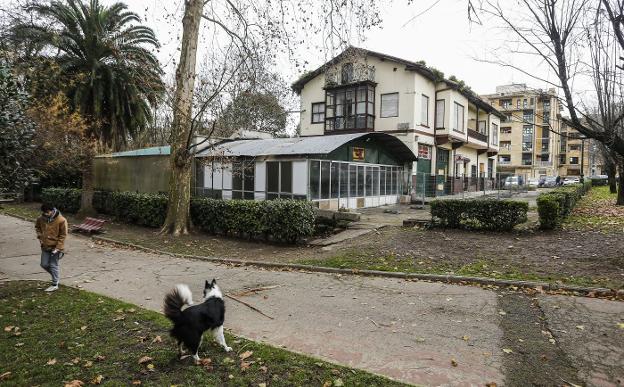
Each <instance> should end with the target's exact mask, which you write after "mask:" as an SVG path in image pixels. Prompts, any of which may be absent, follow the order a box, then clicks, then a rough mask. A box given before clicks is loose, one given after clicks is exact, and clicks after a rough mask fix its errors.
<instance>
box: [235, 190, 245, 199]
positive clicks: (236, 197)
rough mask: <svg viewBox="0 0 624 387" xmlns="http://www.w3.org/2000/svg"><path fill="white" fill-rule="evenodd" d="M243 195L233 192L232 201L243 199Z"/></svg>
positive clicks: (239, 192)
mask: <svg viewBox="0 0 624 387" xmlns="http://www.w3.org/2000/svg"><path fill="white" fill-rule="evenodd" d="M242 198H243V193H242V192H241V191H232V199H242Z"/></svg>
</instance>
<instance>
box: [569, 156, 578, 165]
mask: <svg viewBox="0 0 624 387" xmlns="http://www.w3.org/2000/svg"><path fill="white" fill-rule="evenodd" d="M578 163H579V158H578V157H570V164H578Z"/></svg>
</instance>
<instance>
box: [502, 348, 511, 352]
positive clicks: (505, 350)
mask: <svg viewBox="0 0 624 387" xmlns="http://www.w3.org/2000/svg"><path fill="white" fill-rule="evenodd" d="M503 352H505V353H513V351H512V350H511V349H509V348H503Z"/></svg>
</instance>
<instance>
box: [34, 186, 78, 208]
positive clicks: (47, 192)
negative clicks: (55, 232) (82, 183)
mask: <svg viewBox="0 0 624 387" xmlns="http://www.w3.org/2000/svg"><path fill="white" fill-rule="evenodd" d="M81 194H82V191H81V190H79V189H77V188H44V189H43V190H42V191H41V201H42V202H43V203H47V204H50V205H53V206H54V207H56V208H57V209H58V210H60V211H61V212H68V213H76V212H78V210H79V209H80V196H81Z"/></svg>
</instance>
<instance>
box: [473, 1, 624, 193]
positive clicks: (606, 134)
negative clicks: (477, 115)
mask: <svg viewBox="0 0 624 387" xmlns="http://www.w3.org/2000/svg"><path fill="white" fill-rule="evenodd" d="M598 4H600V3H598ZM518 5H521V7H518ZM481 10H482V12H484V13H485V14H487V15H489V16H492V17H494V19H495V20H498V21H499V22H501V24H502V26H503V27H504V28H506V30H507V31H509V32H510V33H511V34H512V35H513V36H515V37H516V39H517V40H516V42H515V43H516V47H515V48H514V49H511V50H510V52H512V53H514V54H516V55H520V54H523V55H529V56H531V57H533V58H536V59H537V60H538V61H540V62H542V63H543V64H544V65H545V66H546V67H547V68H548V70H549V71H550V72H552V73H553V74H554V75H555V77H556V81H551V80H549V79H546V77H543V76H539V75H535V74H532V73H531V72H530V71H528V70H527V69H523V68H521V67H519V66H517V65H515V64H514V63H512V62H511V61H505V60H497V61H494V62H495V63H498V64H500V65H503V66H507V67H511V68H514V69H516V70H518V71H520V72H523V73H524V74H526V75H529V76H531V77H533V78H534V79H537V80H539V81H541V82H545V83H549V84H551V85H553V86H555V87H557V88H559V89H560V90H561V91H562V92H563V98H561V102H562V104H563V105H564V106H565V108H566V110H567V113H568V115H569V119H567V120H566V121H567V122H566V123H567V124H568V126H570V127H572V128H573V129H576V130H577V131H578V132H580V133H581V134H583V135H585V136H586V137H588V138H593V139H595V140H597V141H598V142H600V143H602V144H604V145H605V146H606V147H607V148H608V149H609V150H610V152H611V153H612V154H614V155H616V156H617V157H622V156H624V136H623V133H622V131H621V130H620V127H621V123H622V120H623V119H624V111H623V110H622V109H621V106H622V100H621V97H622V94H621V92H620V83H621V72H619V71H615V70H616V68H615V63H614V61H613V60H614V59H615V58H617V56H614V54H615V52H612V51H611V50H610V46H612V45H611V44H610V43H611V42H612V41H613V39H612V38H610V36H613V35H614V31H613V28H607V26H606V25H605V23H604V21H605V20H608V19H607V18H606V17H605V15H604V12H602V11H603V10H602V9H601V8H600V7H599V6H598V7H596V5H595V3H594V2H591V1H589V0H567V1H559V0H520V1H519V4H514V8H513V12H510V13H508V12H506V10H505V9H504V8H503V6H501V5H500V3H498V2H494V1H489V0H488V1H485V2H484V3H483V4H482V7H481ZM616 35H617V34H616ZM596 39H597V40H596ZM587 48H589V50H587ZM579 74H584V75H588V76H590V77H591V79H592V81H593V83H594V88H595V90H594V94H595V96H596V104H595V106H593V107H592V106H590V104H589V103H587V102H586V101H584V100H583V99H579V97H578V95H575V94H574V90H573V87H572V85H573V81H574V79H575V77H576V76H577V75H579ZM594 110H598V111H599V113H600V114H599V115H600V116H599V117H597V116H596V115H594V114H591V112H593V111H594ZM623 189H624V180H622V181H620V192H621V193H620V195H619V196H618V204H624V192H622V190H623ZM620 196H621V197H622V199H621V200H620Z"/></svg>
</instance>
